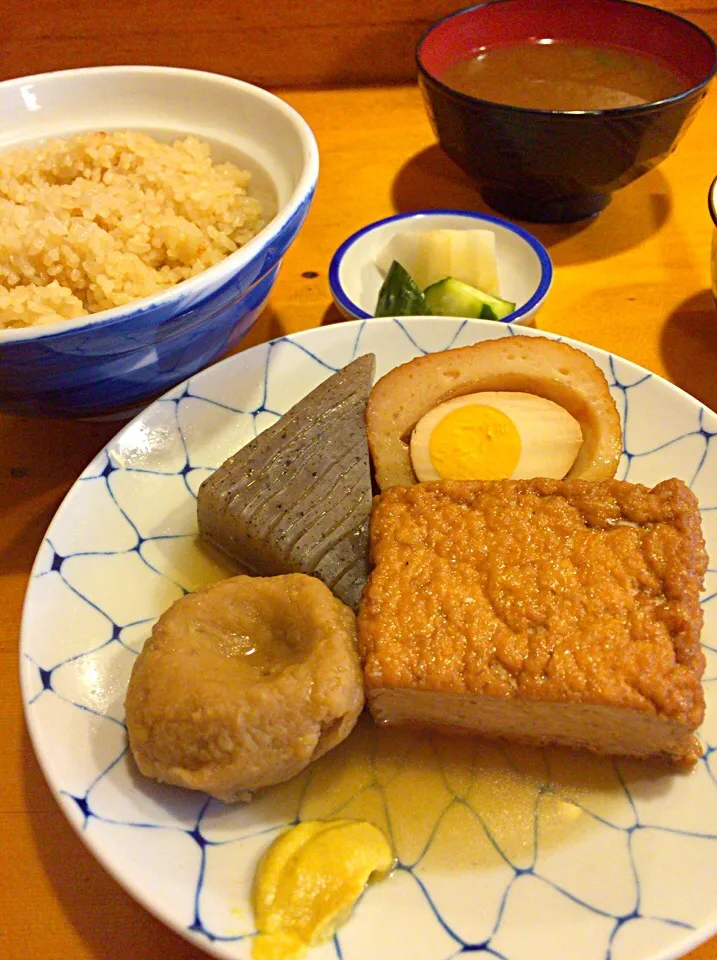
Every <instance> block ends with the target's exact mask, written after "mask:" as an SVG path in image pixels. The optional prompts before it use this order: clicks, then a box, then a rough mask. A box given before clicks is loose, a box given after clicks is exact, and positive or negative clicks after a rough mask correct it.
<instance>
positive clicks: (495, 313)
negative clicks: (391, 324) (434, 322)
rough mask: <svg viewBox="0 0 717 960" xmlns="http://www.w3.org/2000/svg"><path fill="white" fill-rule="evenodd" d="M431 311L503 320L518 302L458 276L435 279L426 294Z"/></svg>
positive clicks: (438, 313)
mask: <svg viewBox="0 0 717 960" xmlns="http://www.w3.org/2000/svg"><path fill="white" fill-rule="evenodd" d="M423 297H424V300H425V304H426V307H427V309H428V312H429V313H431V314H434V315H436V316H439V317H470V318H474V317H475V318H481V319H483V320H502V319H503V317H507V316H508V315H509V314H511V313H513V311H514V310H515V303H511V302H510V301H509V300H502V299H501V298H500V297H494V296H491V294H489V293H486V292H485V291H484V290H479V289H478V288H477V287H471V286H470V285H469V284H467V283H463V281H461V280H456V279H455V277H446V278H445V279H444V280H439V281H438V283H432V284H431V286H430V287H427V288H426V290H425V291H424V294H423Z"/></svg>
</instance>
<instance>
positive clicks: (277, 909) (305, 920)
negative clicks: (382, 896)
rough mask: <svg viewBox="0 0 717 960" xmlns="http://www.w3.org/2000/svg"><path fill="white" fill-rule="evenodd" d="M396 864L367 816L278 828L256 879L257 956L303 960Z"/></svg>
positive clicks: (267, 959) (270, 959) (257, 959)
mask: <svg viewBox="0 0 717 960" xmlns="http://www.w3.org/2000/svg"><path fill="white" fill-rule="evenodd" d="M393 864H394V859H393V853H392V851H391V847H390V845H389V843H388V841H387V840H386V838H385V836H384V835H383V833H382V832H381V831H380V830H379V829H377V828H376V827H374V826H373V825H372V824H370V823H366V822H364V821H360V820H330V821H325V822H324V821H320V820H313V821H305V822H304V823H300V824H298V825H297V826H295V827H292V828H291V829H290V830H287V831H286V832H285V833H283V834H281V836H280V837H278V838H277V840H275V841H274V843H273V844H272V845H271V847H269V850H268V851H267V853H266V854H265V856H264V858H263V860H262V861H261V863H260V865H259V869H258V870H257V873H256V877H255V878H254V888H253V902H254V913H255V917H256V925H257V930H258V935H257V936H256V938H255V939H254V946H253V958H254V960H301V958H302V957H304V956H305V954H306V951H307V949H308V947H310V946H313V945H315V944H318V943H323V942H324V941H325V940H328V939H329V937H331V936H332V935H333V934H334V932H335V931H336V929H337V927H338V926H339V925H340V924H341V923H343V922H344V920H346V919H348V916H349V915H350V913H351V910H352V908H353V906H354V904H355V903H356V901H357V900H358V898H359V897H360V896H361V894H362V892H363V890H364V888H365V887H366V884H367V883H369V882H373V881H375V880H380V879H383V877H385V876H386V875H387V874H388V873H389V872H390V871H391V869H392V868H393Z"/></svg>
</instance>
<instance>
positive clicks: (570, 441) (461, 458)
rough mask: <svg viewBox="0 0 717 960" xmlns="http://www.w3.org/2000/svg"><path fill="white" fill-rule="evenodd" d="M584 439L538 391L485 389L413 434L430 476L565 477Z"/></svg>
mask: <svg viewBox="0 0 717 960" xmlns="http://www.w3.org/2000/svg"><path fill="white" fill-rule="evenodd" d="M582 442H583V435H582V431H581V429H580V424H579V423H578V421H577V420H576V419H575V418H574V417H572V416H571V415H570V414H569V413H568V412H567V410H565V409H563V407H561V406H559V405H558V404H557V403H553V401H552V400H546V399H545V398H544V397H538V396H535V394H532V393H510V392H502V391H501V392H496V393H491V392H484V393H472V394H469V395H468V396H465V397H456V398H455V399H454V400H448V401H446V403H442V404H440V405H439V406H437V407H434V409H433V410H430V411H429V412H428V413H427V414H426V415H425V416H424V417H422V418H421V419H420V420H419V422H418V423H417V424H416V427H415V428H414V430H413V433H412V435H411V447H410V449H411V462H412V464H413V470H414V472H415V474H416V476H417V477H418V479H419V480H420V481H421V482H425V481H428V480H505V479H514V480H528V479H532V478H533V477H550V478H552V479H554V480H561V479H562V478H563V477H564V476H565V475H566V474H567V473H568V471H569V470H570V468H571V467H572V465H573V463H574V462H575V458H576V457H577V455H578V451H579V450H580V447H581V445H582Z"/></svg>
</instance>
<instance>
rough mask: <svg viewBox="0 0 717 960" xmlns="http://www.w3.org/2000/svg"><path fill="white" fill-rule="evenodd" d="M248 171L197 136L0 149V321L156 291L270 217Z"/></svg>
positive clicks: (63, 314) (79, 312)
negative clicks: (217, 159) (251, 188)
mask: <svg viewBox="0 0 717 960" xmlns="http://www.w3.org/2000/svg"><path fill="white" fill-rule="evenodd" d="M250 176H251V175H250V174H249V173H248V172H247V171H246V170H240V169H239V168H238V167H236V166H235V165H234V164H232V163H217V164H213V163H212V160H211V156H210V152H209V146H208V145H207V144H206V143H203V142H202V141H200V140H198V139H196V138H195V137H191V136H190V137H187V138H186V139H185V140H177V141H175V142H174V143H172V144H164V143H159V142H157V141H156V140H153V139H152V138H151V137H149V136H147V135H146V134H143V133H136V132H118V133H89V134H81V135H79V136H76V137H73V138H71V139H69V140H63V139H56V140H52V141H48V142H47V143H44V144H42V145H41V146H38V147H34V148H19V149H15V150H12V151H10V152H8V153H5V154H1V155H0V329H2V328H7V327H25V326H31V325H35V324H46V323H54V322H56V321H58V320H67V319H71V318H73V317H78V316H83V315H85V314H90V313H97V312H98V311H100V310H107V309H109V308H111V307H118V306H123V305H124V304H127V303H130V302H132V301H133V300H137V299H139V298H140V297H146V296H149V295H151V294H154V293H158V292H160V291H162V290H165V289H167V288H168V287H171V286H173V285H174V284H177V283H179V282H181V281H182V280H186V279H188V278H189V277H193V276H196V275H197V274H198V273H201V272H202V271H203V270H206V269H207V267H210V266H212V265H213V264H215V263H218V262H219V261H220V260H223V259H224V258H225V257H226V256H228V255H229V254H230V253H233V252H234V251H235V250H237V249H238V248H239V247H241V246H242V245H243V244H245V243H246V242H247V241H248V240H250V239H251V238H252V237H253V236H255V235H256V234H257V233H258V232H259V230H260V229H261V228H262V227H263V226H264V224H265V222H266V219H265V212H264V210H263V207H262V204H261V203H260V202H259V201H258V200H256V199H254V198H252V197H249V196H248V193H247V187H248V183H249V180H250Z"/></svg>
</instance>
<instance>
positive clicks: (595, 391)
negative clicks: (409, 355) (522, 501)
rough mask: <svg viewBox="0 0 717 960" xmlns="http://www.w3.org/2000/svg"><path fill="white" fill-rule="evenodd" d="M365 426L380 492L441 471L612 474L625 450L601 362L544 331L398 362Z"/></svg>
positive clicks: (462, 474)
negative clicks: (534, 334) (544, 334)
mask: <svg viewBox="0 0 717 960" xmlns="http://www.w3.org/2000/svg"><path fill="white" fill-rule="evenodd" d="M481 395H483V396H481ZM458 398H462V399H458ZM447 401H450V403H447ZM442 404H445V409H443V408H442V409H441V410H440V411H439V410H438V409H437V408H439V407H440V406H441V405H442ZM449 416H450V417H451V419H450V420H449V419H448V417H449ZM578 428H579V433H578ZM366 430H367V434H368V442H369V449H370V451H371V456H372V459H373V464H374V470H375V476H376V482H377V483H378V486H379V487H380V489H381V490H385V489H386V488H387V487H392V486H399V485H400V486H407V485H410V484H412V483H416V482H418V481H422V480H435V479H440V478H442V477H450V478H452V479H476V480H479V479H502V478H508V477H525V478H529V477H535V476H553V477H554V478H555V479H562V478H564V477H565V478H569V479H582V480H602V479H609V478H610V477H614V476H615V473H616V471H617V467H618V464H619V462H620V456H621V453H622V425H621V422H620V415H619V413H618V411H617V407H616V406H615V401H614V400H613V398H612V396H611V394H610V388H609V386H608V383H607V380H606V379H605V376H604V374H603V373H602V371H601V370H600V368H599V367H598V366H597V364H596V363H595V362H594V361H593V360H592V359H591V358H590V357H588V355H587V354H585V353H583V352H582V351H581V350H577V349H575V348H574V347H571V346H569V345H568V344H566V343H560V342H557V341H554V340H548V339H547V338H543V337H525V336H524V337H501V338H500V339H497V340H486V341H483V342H482V343H477V344H474V345H472V346H468V347H458V348H455V349H452V350H444V351H441V352H439V353H431V354H427V355H426V356H423V357H417V358H416V359H414V360H411V361H410V362H409V363H405V364H402V365H401V366H399V367H396V368H395V369H393V370H391V371H389V373H387V374H386V375H385V376H384V377H382V378H381V379H380V380H379V381H378V382H377V383H376V384H375V386H374V388H373V390H372V391H371V394H370V396H369V400H368V404H367V406H366ZM412 434H413V437H412ZM546 448H552V449H551V450H549V451H548V450H546ZM546 453H547V456H546ZM563 471H564V472H563Z"/></svg>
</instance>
